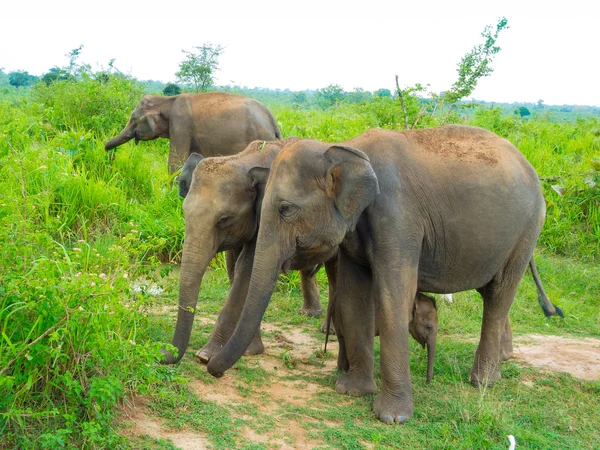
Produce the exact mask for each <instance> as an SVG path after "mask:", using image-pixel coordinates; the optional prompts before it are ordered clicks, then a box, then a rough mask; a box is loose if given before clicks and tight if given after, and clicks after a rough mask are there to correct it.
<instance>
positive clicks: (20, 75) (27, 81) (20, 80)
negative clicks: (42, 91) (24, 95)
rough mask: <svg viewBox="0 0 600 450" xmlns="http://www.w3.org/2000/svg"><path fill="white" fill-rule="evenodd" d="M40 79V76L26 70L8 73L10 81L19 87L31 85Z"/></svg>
mask: <svg viewBox="0 0 600 450" xmlns="http://www.w3.org/2000/svg"><path fill="white" fill-rule="evenodd" d="M37 80H38V77H36V76H34V75H30V74H29V72H27V71H26V70H17V71H15V72H10V73H9V74H8V81H9V83H10V84H11V85H12V86H14V87H16V88H17V89H18V88H20V87H21V86H30V85H32V84H33V83H35V82H36V81H37Z"/></svg>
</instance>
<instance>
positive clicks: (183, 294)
mask: <svg viewBox="0 0 600 450" xmlns="http://www.w3.org/2000/svg"><path fill="white" fill-rule="evenodd" d="M290 140H291V139H288V140H286V141H274V142H265V141H255V142H252V143H251V144H250V145H249V146H248V147H247V148H246V150H244V151H243V152H242V153H240V154H238V155H233V156H224V157H215V158H202V156H201V155H198V154H192V155H190V158H189V159H188V161H187V162H186V164H185V166H184V169H183V170H182V178H181V180H180V191H179V192H180V194H181V195H182V196H184V197H185V200H184V202H183V209H184V215H185V224H186V232H185V241H184V248H183V255H182V261H181V273H180V289H179V310H178V316H177V325H176V328H175V333H174V336H173V340H172V344H173V346H175V347H176V348H177V350H178V356H177V357H174V356H173V355H171V354H170V353H167V352H165V362H168V363H175V362H177V361H179V360H180V359H181V357H182V356H183V354H184V352H185V350H186V348H187V345H188V343H189V338H190V333H191V329H192V324H193V320H194V312H195V309H196V303H197V300H198V293H199V289H200V285H201V282H202V277H203V275H204V271H205V269H206V267H207V266H208V264H209V263H210V261H211V260H212V259H213V258H214V257H215V255H216V254H217V252H220V251H224V250H233V249H238V252H237V253H238V254H239V257H238V258H237V262H236V267H235V271H234V272H235V276H233V277H232V287H231V290H230V292H229V295H228V297H227V300H226V302H225V305H224V306H223V309H222V311H221V313H220V314H219V317H218V318H217V322H216V325H215V328H214V330H213V333H212V335H211V338H210V340H209V342H208V343H207V344H206V345H204V347H202V349H200V350H199V351H198V352H197V353H196V356H197V357H198V358H199V359H200V360H202V361H204V362H208V361H209V360H210V358H211V357H212V356H213V355H214V354H215V353H217V352H218V351H219V350H220V348H221V347H222V346H223V345H224V344H225V342H227V340H228V339H229V337H230V336H231V334H232V333H233V330H234V329H235V327H236V325H237V322H238V319H239V316H240V314H241V311H242V308H243V306H244V302H245V300H246V294H247V291H248V282H249V280H250V274H251V272H252V262H253V255H254V244H255V240H256V233H257V231H258V220H259V212H260V204H261V200H262V192H263V189H264V186H263V185H262V184H257V183H254V181H253V180H252V178H251V177H250V175H249V173H248V172H249V170H250V169H251V168H253V167H256V166H259V167H269V166H270V165H271V163H272V162H273V160H274V159H275V156H276V155H277V153H279V151H280V149H281V147H283V146H284V145H285V143H286V142H290ZM333 264H334V263H333ZM332 267H334V266H328V265H327V264H326V269H327V270H328V274H330V275H331V274H332V270H333V269H332ZM295 268H298V269H304V270H301V272H300V281H301V285H302V293H303V296H304V302H303V306H302V309H301V311H302V312H303V313H304V314H306V315H309V316H316V315H320V314H321V312H322V311H321V303H320V297H319V290H318V287H317V283H316V278H315V276H314V275H315V274H314V272H313V266H311V265H310V264H306V265H304V266H301V267H295ZM331 276H332V277H333V275H331ZM334 286H335V280H334V279H333V278H330V288H331V289H333V287H334ZM244 350H245V352H246V354H257V353H261V352H262V351H263V350H264V346H263V343H262V341H261V338H260V334H259V332H258V331H257V333H255V336H254V338H253V340H252V342H251V343H249V345H247V346H246V348H245V349H244Z"/></svg>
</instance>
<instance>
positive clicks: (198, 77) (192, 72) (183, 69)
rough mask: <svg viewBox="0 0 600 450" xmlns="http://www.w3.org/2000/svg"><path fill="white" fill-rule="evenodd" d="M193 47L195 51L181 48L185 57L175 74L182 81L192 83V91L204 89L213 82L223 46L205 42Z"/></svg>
mask: <svg viewBox="0 0 600 450" xmlns="http://www.w3.org/2000/svg"><path fill="white" fill-rule="evenodd" d="M194 49H196V51H191V52H188V51H186V50H182V52H183V53H184V54H185V59H184V60H183V61H181V62H180V63H179V71H178V72H177V73H176V74H175V75H176V76H177V78H178V79H179V81H181V82H182V83H190V84H192V85H193V86H194V91H196V92H200V91H206V90H207V89H208V88H209V87H211V86H212V85H213V83H214V75H215V72H216V71H217V70H218V69H219V56H220V55H221V53H223V47H221V46H220V45H213V44H211V43H210V42H206V43H204V44H203V45H202V46H200V47H194Z"/></svg>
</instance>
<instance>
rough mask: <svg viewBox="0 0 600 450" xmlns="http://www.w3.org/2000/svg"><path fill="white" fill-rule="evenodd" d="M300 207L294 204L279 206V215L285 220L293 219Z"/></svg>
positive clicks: (286, 203) (285, 203)
mask: <svg viewBox="0 0 600 450" xmlns="http://www.w3.org/2000/svg"><path fill="white" fill-rule="evenodd" d="M298 209H299V208H298V207H297V206H296V205H294V204H292V203H288V202H284V203H282V204H281V205H279V215H280V216H281V217H282V218H283V219H291V218H293V217H294V215H295V214H296V212H297V211H298Z"/></svg>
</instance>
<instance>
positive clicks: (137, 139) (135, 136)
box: [133, 131, 141, 145]
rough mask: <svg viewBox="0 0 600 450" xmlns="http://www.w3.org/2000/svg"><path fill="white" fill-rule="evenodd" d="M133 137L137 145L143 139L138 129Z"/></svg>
mask: <svg viewBox="0 0 600 450" xmlns="http://www.w3.org/2000/svg"><path fill="white" fill-rule="evenodd" d="M133 139H134V142H135V145H138V144H139V143H140V141H141V139H140V138H139V137H138V135H137V131H136V132H135V133H134V135H133Z"/></svg>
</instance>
